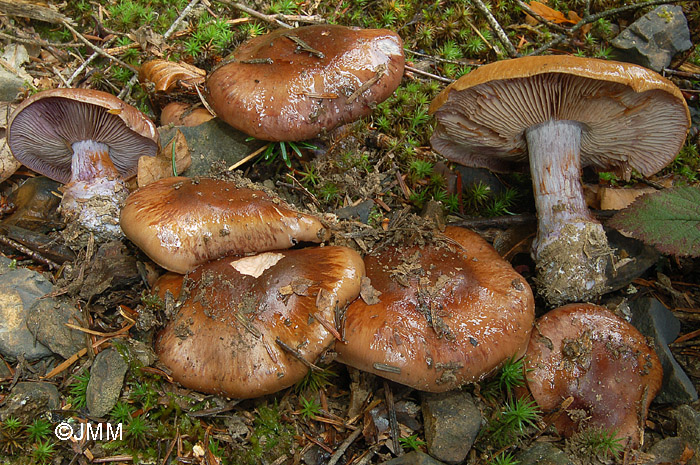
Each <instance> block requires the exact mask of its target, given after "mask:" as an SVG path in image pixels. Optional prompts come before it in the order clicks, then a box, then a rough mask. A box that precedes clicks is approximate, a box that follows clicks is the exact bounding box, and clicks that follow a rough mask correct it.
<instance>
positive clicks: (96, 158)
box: [7, 89, 159, 239]
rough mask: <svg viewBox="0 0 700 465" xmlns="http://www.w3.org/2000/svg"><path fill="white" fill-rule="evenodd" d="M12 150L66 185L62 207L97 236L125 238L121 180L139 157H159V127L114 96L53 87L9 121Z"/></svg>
mask: <svg viewBox="0 0 700 465" xmlns="http://www.w3.org/2000/svg"><path fill="white" fill-rule="evenodd" d="M7 140H8V144H9V146H10V149H11V150H12V154H13V155H14V156H15V158H17V160H19V161H20V162H21V163H22V164H24V165H25V166H27V167H29V168H31V169H32V170H34V171H36V172H38V173H41V174H43V175H45V176H48V177H49V178H51V179H54V180H56V181H59V182H62V183H65V184H66V185H65V186H64V188H63V199H62V201H61V211H62V214H63V215H64V217H65V219H66V222H67V223H68V225H69V226H70V225H71V222H73V221H76V222H77V223H78V224H80V225H82V226H83V227H84V228H85V229H87V230H89V231H91V232H93V233H94V234H95V235H96V237H97V238H98V239H110V238H118V237H121V230H120V229H119V221H118V218H119V209H120V207H121V204H122V203H123V201H124V199H126V197H127V195H128V189H127V187H126V184H125V182H124V179H123V178H126V177H128V176H131V175H132V174H134V173H135V171H136V167H137V161H138V159H139V157H141V156H144V155H148V156H154V155H155V154H156V153H157V151H158V146H159V138H158V132H157V131H156V127H155V125H154V124H153V123H152V122H151V121H150V120H149V119H148V118H147V117H146V116H145V115H144V114H143V113H141V112H140V111H139V110H137V109H136V108H134V107H132V106H131V105H128V104H126V103H125V102H123V101H122V100H120V99H119V98H117V97H115V96H114V95H111V94H108V93H106V92H100V91H97V90H91V89H52V90H47V91H43V92H39V93H37V94H34V95H32V96H31V97H29V98H28V99H26V100H25V101H23V102H22V104H20V106H19V107H17V109H16V110H15V112H14V113H13V114H12V116H11V118H10V122H9V124H8V138H7Z"/></svg>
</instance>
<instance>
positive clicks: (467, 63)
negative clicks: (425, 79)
mask: <svg viewBox="0 0 700 465" xmlns="http://www.w3.org/2000/svg"><path fill="white" fill-rule="evenodd" d="M404 51H405V52H408V53H410V54H411V55H418V56H419V57H423V58H430V59H431V60H433V61H435V62H438V63H452V64H453V65H460V66H480V65H481V64H482V63H480V62H476V61H475V60H448V59H447V58H440V57H436V56H434V55H428V54H427V53H423V52H417V51H416V50H411V49H410V48H404Z"/></svg>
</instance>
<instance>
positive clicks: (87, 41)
mask: <svg viewBox="0 0 700 465" xmlns="http://www.w3.org/2000/svg"><path fill="white" fill-rule="evenodd" d="M61 24H63V26H64V27H65V28H66V29H68V30H69V31H70V32H72V33H73V35H74V36H76V37H77V38H78V40H80V41H81V42H82V43H84V44H85V45H87V46H88V47H90V48H91V49H92V50H93V51H94V52H95V53H98V54H100V55H102V56H103V57H105V58H109V59H110V60H112V61H114V62H115V63H117V64H118V65H120V66H123V67H124V68H126V69H128V70H129V71H131V72H132V73H135V74H138V72H139V71H138V70H137V69H136V68H134V67H133V66H131V65H130V64H129V63H126V62H124V61H122V60H120V59H119V58H117V57H115V56H114V55H110V54H109V53H107V52H105V51H104V50H103V49H102V48H100V47H98V46H97V45H95V44H93V43H92V42H90V41H89V40H87V39H86V38H85V36H83V35H82V34H81V33H80V32H78V31H76V30H75V28H74V27H73V26H71V25H70V24H69V23H68V21H66V20H64V21H63V22H62V23H61Z"/></svg>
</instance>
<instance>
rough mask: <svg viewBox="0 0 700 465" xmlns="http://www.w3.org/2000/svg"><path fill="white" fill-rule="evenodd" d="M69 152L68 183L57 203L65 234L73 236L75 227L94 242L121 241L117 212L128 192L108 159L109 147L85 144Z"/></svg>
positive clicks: (97, 143) (90, 143)
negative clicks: (92, 237) (71, 157)
mask: <svg viewBox="0 0 700 465" xmlns="http://www.w3.org/2000/svg"><path fill="white" fill-rule="evenodd" d="M72 148H73V159H72V160H71V180H70V182H69V183H68V184H66V185H65V186H64V187H63V199H62V200H61V214H62V215H63V218H64V219H65V221H66V224H67V230H69V232H70V234H71V235H73V233H75V235H76V236H77V235H79V234H80V233H79V232H77V230H76V229H75V226H80V227H82V228H84V229H86V230H88V231H90V232H92V233H94V234H95V236H96V238H97V239H98V240H111V239H118V238H120V237H122V236H123V234H122V232H121V228H120V227H119V212H120V210H121V207H122V205H123V204H124V201H125V200H126V197H127V196H128V195H129V190H128V188H127V186H126V184H125V183H124V181H123V180H122V178H121V176H120V175H119V172H118V171H117V168H116V167H115V166H114V163H112V160H111V158H110V157H109V147H108V146H107V145H106V144H102V143H99V142H94V141H91V140H86V141H80V142H76V143H74V144H73V145H72Z"/></svg>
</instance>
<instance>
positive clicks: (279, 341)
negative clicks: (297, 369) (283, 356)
mask: <svg viewBox="0 0 700 465" xmlns="http://www.w3.org/2000/svg"><path fill="white" fill-rule="evenodd" d="M275 342H276V343H277V345H278V346H280V347H281V348H282V350H284V351H285V352H287V353H288V354H290V355H291V356H292V357H294V358H295V359H297V360H299V361H300V362H301V363H302V364H303V365H304V366H306V368H308V369H309V370H311V371H315V372H317V373H318V372H319V371H323V369H322V368H319V367H317V366H316V365H314V364H313V363H311V362H309V361H308V360H306V359H305V358H304V356H303V355H301V352H299V351H298V350H296V349H295V348H294V347H292V346H290V345H289V344H287V343H286V342H284V341H283V340H282V339H280V338H279V337H278V338H276V339H275Z"/></svg>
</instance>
